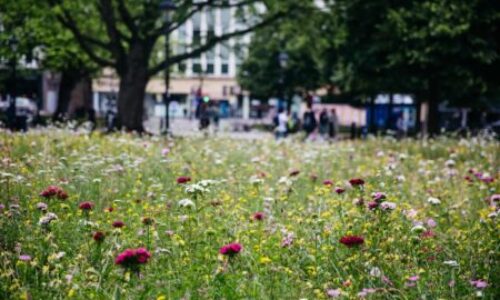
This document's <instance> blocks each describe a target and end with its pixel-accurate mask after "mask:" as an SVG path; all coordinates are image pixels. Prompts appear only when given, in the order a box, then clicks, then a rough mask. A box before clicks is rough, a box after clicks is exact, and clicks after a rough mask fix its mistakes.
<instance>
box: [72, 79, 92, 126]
mask: <svg viewBox="0 0 500 300" xmlns="http://www.w3.org/2000/svg"><path fill="white" fill-rule="evenodd" d="M91 108H92V80H91V78H90V76H88V75H83V76H82V77H81V78H80V80H78V82H76V84H75V86H74V88H73V90H72V92H71V99H70V101H69V104H68V110H67V112H68V115H69V116H70V118H73V117H77V118H82V117H83V116H84V115H87V114H88V112H89V110H90V109H91Z"/></svg>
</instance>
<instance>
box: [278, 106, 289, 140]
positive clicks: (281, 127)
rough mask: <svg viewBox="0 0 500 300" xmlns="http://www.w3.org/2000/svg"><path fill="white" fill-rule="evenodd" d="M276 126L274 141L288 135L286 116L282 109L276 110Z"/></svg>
mask: <svg viewBox="0 0 500 300" xmlns="http://www.w3.org/2000/svg"><path fill="white" fill-rule="evenodd" d="M277 121H278V122H277V123H278V125H277V126H276V140H280V139H283V138H285V137H286V136H287V133H288V128H287V126H288V116H287V114H286V112H285V109H284V108H283V107H280V108H279V109H278V118H277Z"/></svg>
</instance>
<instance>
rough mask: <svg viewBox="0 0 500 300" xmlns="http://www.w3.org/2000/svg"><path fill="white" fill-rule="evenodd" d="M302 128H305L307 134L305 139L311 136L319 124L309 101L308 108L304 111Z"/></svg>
mask: <svg viewBox="0 0 500 300" xmlns="http://www.w3.org/2000/svg"><path fill="white" fill-rule="evenodd" d="M302 124H303V125H302V128H303V129H304V131H305V133H306V136H305V139H307V138H309V136H310V135H311V133H313V132H314V130H315V129H316V126H317V121H316V115H315V114H314V111H313V110H312V104H311V103H308V104H307V110H306V111H305V112H304V118H303V122H302Z"/></svg>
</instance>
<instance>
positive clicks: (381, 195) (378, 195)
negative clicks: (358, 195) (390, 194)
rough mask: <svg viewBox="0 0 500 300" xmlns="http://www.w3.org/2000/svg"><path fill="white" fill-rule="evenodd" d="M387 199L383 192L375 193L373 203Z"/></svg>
mask: <svg viewBox="0 0 500 300" xmlns="http://www.w3.org/2000/svg"><path fill="white" fill-rule="evenodd" d="M385 198H386V196H385V194H384V193H382V192H375V193H373V194H372V199H373V201H377V202H381V201H382V200H384V199H385Z"/></svg>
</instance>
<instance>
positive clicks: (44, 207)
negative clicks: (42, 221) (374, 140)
mask: <svg viewBox="0 0 500 300" xmlns="http://www.w3.org/2000/svg"><path fill="white" fill-rule="evenodd" d="M36 208H37V209H38V210H41V211H46V210H47V208H48V205H47V204H46V203H43V202H38V203H37V204H36Z"/></svg>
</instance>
